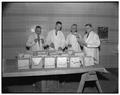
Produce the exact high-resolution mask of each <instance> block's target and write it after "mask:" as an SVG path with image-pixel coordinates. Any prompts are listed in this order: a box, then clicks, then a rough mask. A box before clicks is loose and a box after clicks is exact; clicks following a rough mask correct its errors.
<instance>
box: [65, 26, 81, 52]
mask: <svg viewBox="0 0 120 95" xmlns="http://www.w3.org/2000/svg"><path fill="white" fill-rule="evenodd" d="M81 38H82V37H81V35H80V34H78V33H77V24H73V25H72V26H71V32H70V34H69V35H68V36H67V38H66V46H67V47H68V50H73V51H76V52H80V51H81V47H80V44H79V43H78V39H81Z"/></svg>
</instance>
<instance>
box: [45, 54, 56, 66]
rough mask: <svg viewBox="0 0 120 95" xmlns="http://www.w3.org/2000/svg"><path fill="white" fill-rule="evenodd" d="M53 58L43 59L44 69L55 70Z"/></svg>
mask: <svg viewBox="0 0 120 95" xmlns="http://www.w3.org/2000/svg"><path fill="white" fill-rule="evenodd" d="M55 60H56V59H55V57H52V56H47V57H45V59H44V68H55Z"/></svg>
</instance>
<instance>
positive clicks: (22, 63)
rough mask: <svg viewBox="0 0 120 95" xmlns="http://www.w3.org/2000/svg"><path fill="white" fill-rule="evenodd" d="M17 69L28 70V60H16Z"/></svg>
mask: <svg viewBox="0 0 120 95" xmlns="http://www.w3.org/2000/svg"><path fill="white" fill-rule="evenodd" d="M18 69H29V59H18Z"/></svg>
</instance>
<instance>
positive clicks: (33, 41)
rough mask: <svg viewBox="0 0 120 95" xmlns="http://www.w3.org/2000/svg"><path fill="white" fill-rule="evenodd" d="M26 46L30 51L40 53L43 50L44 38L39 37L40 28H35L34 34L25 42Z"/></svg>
mask: <svg viewBox="0 0 120 95" xmlns="http://www.w3.org/2000/svg"><path fill="white" fill-rule="evenodd" d="M26 46H27V47H29V48H30V50H31V51H41V50H43V49H44V48H43V47H44V37H43V36H42V35H41V27H40V26H36V28H35V32H34V33H32V34H31V35H30V36H29V38H28V40H27V42H26Z"/></svg>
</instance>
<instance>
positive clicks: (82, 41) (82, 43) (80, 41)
mask: <svg viewBox="0 0 120 95" xmlns="http://www.w3.org/2000/svg"><path fill="white" fill-rule="evenodd" d="M78 43H79V44H80V45H81V46H85V47H87V43H86V42H85V41H84V40H82V39H78Z"/></svg>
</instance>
